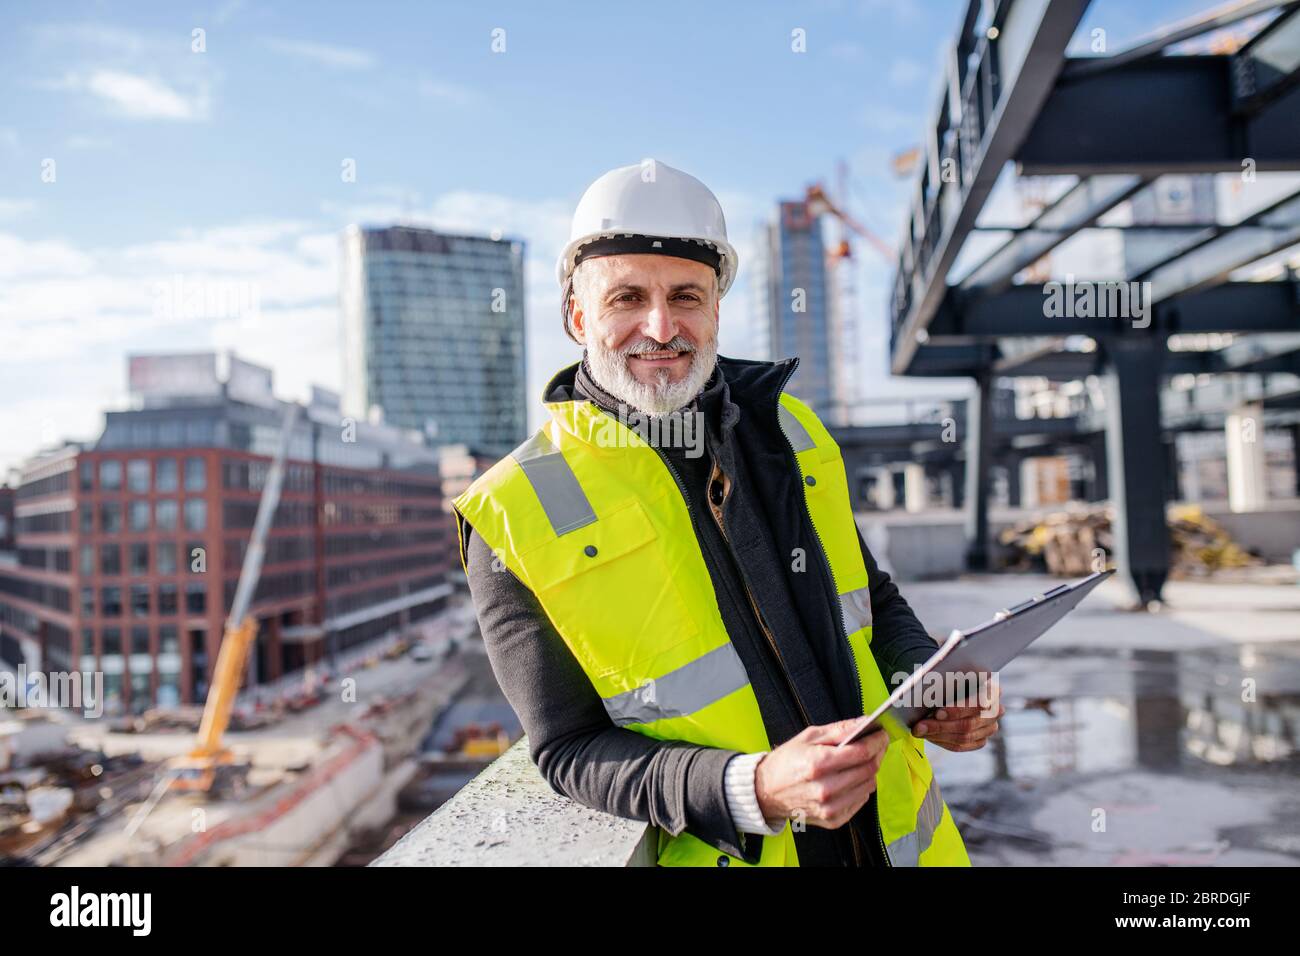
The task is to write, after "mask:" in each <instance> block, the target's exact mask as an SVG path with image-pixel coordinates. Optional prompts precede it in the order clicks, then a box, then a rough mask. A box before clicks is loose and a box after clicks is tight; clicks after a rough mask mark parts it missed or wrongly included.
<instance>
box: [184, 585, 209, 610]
mask: <svg viewBox="0 0 1300 956" xmlns="http://www.w3.org/2000/svg"><path fill="white" fill-rule="evenodd" d="M207 610H208V589H207V585H204V584H187V585H185V613H186V614H204V613H206V612H207Z"/></svg>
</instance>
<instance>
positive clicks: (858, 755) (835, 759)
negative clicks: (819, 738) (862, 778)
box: [813, 730, 889, 773]
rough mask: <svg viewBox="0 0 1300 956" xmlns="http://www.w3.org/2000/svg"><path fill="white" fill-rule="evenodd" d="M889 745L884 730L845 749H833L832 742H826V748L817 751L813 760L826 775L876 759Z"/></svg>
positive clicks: (873, 733)
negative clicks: (829, 772)
mask: <svg viewBox="0 0 1300 956" xmlns="http://www.w3.org/2000/svg"><path fill="white" fill-rule="evenodd" d="M888 745H889V738H888V736H887V735H886V734H885V732H884V731H883V730H877V731H874V732H872V733H870V734H868V735H867V736H865V737H863V738H862V739H861V740H858V741H855V742H854V743H851V744H845V745H844V746H843V747H832V746H830V741H826V746H822V747H818V748H816V749H815V751H814V758H813V759H814V760H815V761H816V764H815V766H816V767H817V768H818V769H819V771H820V772H822V773H826V772H828V771H836V770H842V769H844V768H847V767H855V766H858V765H860V764H864V763H866V762H867V761H869V760H873V759H876V758H878V757H879V756H880V755H881V754H882V753H884V752H885V748H886V747H887V746H888Z"/></svg>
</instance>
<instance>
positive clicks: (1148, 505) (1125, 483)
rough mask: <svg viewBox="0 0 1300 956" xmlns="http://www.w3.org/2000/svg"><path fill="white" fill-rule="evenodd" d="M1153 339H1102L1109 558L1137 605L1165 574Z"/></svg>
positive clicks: (1150, 596) (1153, 597) (1157, 345)
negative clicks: (1112, 521)
mask: <svg viewBox="0 0 1300 956" xmlns="http://www.w3.org/2000/svg"><path fill="white" fill-rule="evenodd" d="M1162 350H1163V349H1162V343H1161V342H1160V340H1159V339H1154V338H1148V337H1146V336H1142V337H1137V336H1134V337H1124V336H1121V337H1118V338H1112V339H1109V340H1108V341H1107V342H1106V353H1107V361H1108V365H1109V374H1107V376H1106V458H1107V461H1108V464H1109V475H1108V478H1109V480H1108V482H1107V484H1108V485H1109V486H1110V500H1111V502H1112V503H1113V504H1114V506H1115V526H1114V529H1113V532H1114V536H1115V562H1116V565H1117V567H1118V568H1119V573H1120V575H1121V576H1123V577H1125V578H1127V579H1128V582H1129V585H1130V587H1131V588H1132V590H1133V593H1134V596H1135V597H1136V598H1137V600H1138V602H1139V603H1141V604H1143V605H1145V604H1148V603H1149V602H1151V601H1157V600H1159V599H1160V591H1161V588H1162V587H1163V586H1164V583H1165V578H1166V577H1167V576H1168V574H1169V531H1168V528H1167V526H1166V524H1165V471H1166V465H1167V463H1168V459H1167V457H1166V452H1165V447H1164V443H1163V442H1162V441H1161V431H1160V367H1161V366H1160V353H1161V351H1162Z"/></svg>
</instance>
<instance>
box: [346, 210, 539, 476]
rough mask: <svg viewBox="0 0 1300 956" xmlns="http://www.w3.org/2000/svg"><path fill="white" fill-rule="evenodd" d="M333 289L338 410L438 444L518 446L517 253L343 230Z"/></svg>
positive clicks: (452, 239) (415, 235) (520, 328)
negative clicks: (379, 413) (378, 414)
mask: <svg viewBox="0 0 1300 956" xmlns="http://www.w3.org/2000/svg"><path fill="white" fill-rule="evenodd" d="M342 269H343V274H342V277H341V282H340V296H341V303H340V304H341V309H342V313H343V365H344V368H343V378H344V402H345V407H346V409H347V410H348V411H349V412H350V413H352V414H356V415H368V414H371V410H372V409H373V408H374V407H375V406H378V407H379V408H381V409H382V410H383V420H384V421H385V422H387V423H389V424H393V425H400V426H403V427H406V428H418V429H420V430H421V431H423V432H424V433H425V434H426V435H427V436H428V437H429V439H430V440H431V441H432V442H434V443H436V444H440V445H442V444H463V445H467V446H469V447H470V448H473V449H475V450H476V451H480V452H483V453H486V454H493V455H504V454H505V453H507V452H508V451H510V450H511V449H512V448H514V447H515V446H516V445H518V444H519V443H520V442H522V441H523V440H524V438H525V437H526V435H525V428H526V417H527V416H526V413H525V400H526V398H525V354H524V275H523V271H524V244H523V243H522V242H519V241H512V240H509V239H490V238H487V237H481V236H454V235H446V234H443V233H440V232H434V231H433V230H431V229H419V228H414V227H410V226H389V227H385V228H361V227H357V226H353V227H350V228H349V229H348V230H347V231H346V232H345V233H344V237H343V260H342Z"/></svg>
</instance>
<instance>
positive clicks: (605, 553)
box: [453, 393, 970, 866]
mask: <svg viewBox="0 0 1300 956" xmlns="http://www.w3.org/2000/svg"><path fill="white" fill-rule="evenodd" d="M546 407H547V410H548V411H549V413H550V420H549V421H548V422H547V423H546V424H545V425H543V426H542V427H541V428H540V429H539V430H538V431H537V432H536V433H535V434H534V435H533V436H532V437H531V438H529V439H528V440H527V441H526V442H524V443H523V444H522V445H520V446H519V447H518V448H516V449H515V450H514V451H513V452H511V454H510V455H508V456H507V457H505V458H503V459H502V460H501V461H499V462H497V463H496V464H495V465H494V466H493V467H492V468H491V469H489V470H488V471H487V472H486V473H484V474H483V475H482V476H480V477H479V478H478V479H477V480H476V481H475V482H474V483H473V484H472V485H471V486H470V487H469V488H468V489H467V490H466V491H465V492H464V493H463V494H461V495H460V496H459V497H457V498H456V499H455V501H454V502H453V507H454V509H455V512H456V515H457V533H458V535H459V536H460V545H461V560H462V562H463V561H464V559H465V537H466V531H465V527H464V525H465V523H466V522H468V523H469V524H470V525H471V526H472V527H473V528H474V530H475V531H477V532H478V534H479V535H480V536H481V537H482V538H483V540H484V542H485V543H486V544H487V545H488V546H489V547H490V548H491V549H492V551H493V553H494V554H495V555H496V556H497V558H498V559H499V560H501V561H502V562H503V563H504V565H505V566H506V567H507V568H509V569H510V570H511V571H512V572H513V573H514V574H515V575H516V576H517V577H518V578H519V580H520V581H522V582H523V583H524V584H525V585H526V586H527V587H528V588H529V589H530V590H531V591H532V592H533V593H534V594H535V595H536V596H537V599H538V601H539V602H540V603H541V606H542V608H543V609H544V610H545V611H546V614H547V616H548V617H549V618H550V620H551V623H552V624H553V625H554V627H555V629H556V631H557V632H558V633H559V634H560V636H561V637H562V638H563V639H564V642H565V644H566V645H567V646H568V648H569V650H570V651H572V652H573V655H574V657H576V658H577V660H578V661H579V663H580V664H581V665H582V669H583V671H585V672H586V674H587V677H588V679H589V680H590V681H591V683H592V685H593V686H594V687H595V689H596V691H597V692H598V693H599V694H600V697H601V699H602V700H603V701H604V704H605V709H606V711H607V712H608V713H609V715H610V718H611V719H612V720H613V722H614V723H615V724H616V725H618V726H620V727H626V728H627V729H629V730H633V731H636V732H637V733H641V734H645V735H647V736H649V737H654V738H657V739H660V740H685V741H689V742H691V743H693V744H698V745H701V746H705V747H720V748H726V749H733V750H739V751H741V752H744V753H753V752H755V751H763V750H770V749H771V745H770V743H769V741H768V738H767V731H766V729H765V728H764V726H763V720H762V716H761V714H760V712H759V707H758V701H757V698H756V697H755V696H754V690H753V687H752V686H751V685H750V682H749V676H748V675H747V674H746V672H745V668H744V666H743V664H742V663H741V660H740V657H739V655H738V654H737V652H736V650H735V648H734V647H733V646H732V643H731V639H730V637H729V636H728V634H727V631H726V628H725V626H724V625H723V622H722V617H721V615H720V613H719V611H718V603H717V599H716V597H715V595H714V591H713V584H712V581H711V579H710V577H709V571H708V568H707V567H706V566H705V563H704V556H703V555H702V554H701V552H700V546H699V541H698V540H697V539H696V536H695V530H694V527H693V525H692V523H691V516H690V513H689V511H688V509H687V503H686V500H685V499H684V498H683V495H682V492H681V490H680V489H679V487H678V484H677V479H676V478H675V477H674V475H673V474H672V473H671V472H670V470H669V467H668V466H667V465H666V463H665V461H664V459H663V458H662V457H661V456H660V453H659V452H658V451H657V450H656V449H654V448H653V447H651V446H650V445H649V444H647V443H646V442H645V441H644V440H643V439H642V437H641V436H640V435H639V434H638V433H637V432H636V431H635V430H633V429H631V428H629V427H627V426H626V425H625V424H624V423H622V422H620V421H619V420H618V419H617V418H615V417H613V416H612V415H609V414H606V413H605V412H603V411H602V410H601V409H600V408H599V407H598V406H596V405H595V404H594V403H592V402H589V401H564V402H548V403H547V405H546ZM778 411H779V425H780V427H781V429H782V431H783V432H784V433H785V436H786V438H787V439H789V441H790V446H791V449H792V451H793V455H792V458H793V460H794V462H795V463H797V467H798V469H799V473H800V478H801V479H802V487H803V488H804V498H805V503H806V505H807V508H808V513H809V515H810V516H811V518H812V522H813V526H814V528H815V530H816V532H817V536H818V537H819V538H820V540H821V544H822V547H823V549H824V551H825V555H826V560H827V562H828V563H829V565H830V569H831V573H832V575H833V577H834V580H835V589H836V593H837V594H838V595H839V604H840V608H839V614H838V617H839V618H840V619H842V620H843V622H844V631H845V634H844V639H845V640H847V641H848V643H849V646H850V647H851V648H852V651H853V659H854V661H855V663H856V665H857V672H858V679H859V682H860V686H861V691H862V701H863V708H864V711H863V712H864V713H866V712H868V711H870V710H872V709H874V708H875V707H876V706H877V705H878V704H879V703H880V702H882V701H883V700H884V699H885V698H886V697H888V696H889V692H888V690H887V689H886V686H885V682H884V679H883V678H882V676H881V674H880V671H879V668H878V667H877V666H876V663H875V660H874V658H873V657H872V656H871V647H870V645H871V601H870V597H869V594H868V586H869V582H868V580H867V570H866V565H865V563H864V561H863V557H862V552H861V550H860V548H859V546H858V540H857V533H856V528H855V525H854V520H853V512H852V509H851V507H850V505H849V493H848V482H847V480H846V478H845V472H844V462H843V459H842V457H841V455H840V450H839V447H838V446H837V445H836V444H835V442H834V440H833V439H832V438H831V436H830V433H829V432H828V431H827V430H826V428H825V426H824V425H823V424H822V423H821V421H820V420H819V419H818V418H817V416H816V415H814V414H813V412H812V410H811V409H810V408H808V406H807V405H805V404H804V403H802V402H800V401H799V400H798V399H795V398H793V397H792V396H790V395H787V394H784V393H783V394H782V395H781V397H780V403H779V409H778ZM791 506H792V507H800V503H798V502H794V503H792V505H791ZM886 730H887V731H888V734H889V737H890V742H889V746H888V747H887V749H886V751H885V755H884V758H883V760H882V762H881V765H880V770H879V772H878V773H877V776H876V794H877V797H876V800H877V805H878V808H879V816H880V830H881V837H882V838H883V842H884V849H885V851H886V852H887V855H888V858H889V860H890V862H891V863H892V864H893V865H895V866H916V865H921V866H969V865H970V860H969V858H968V857H967V855H966V848H965V846H964V845H963V843H962V839H961V835H960V834H959V833H958V831H957V827H956V825H955V824H954V823H953V819H952V815H951V814H950V813H949V811H948V808H947V806H946V805H945V804H944V802H943V799H942V797H941V796H940V794H939V785H938V783H937V781H935V779H934V771H933V769H932V768H931V766H930V762H929V760H927V759H926V756H925V744H924V741H922V740H920V739H918V738H916V737H913V736H912V735H911V734H910V733H908V731H907V729H906V728H905V727H904V726H903V725H902V724H901V723H899V722H898V721H894V720H892V719H891V720H889V721H887V722H886ZM792 822H797V821H787V823H786V826H785V829H784V830H783V831H782V832H781V834H780V835H778V836H775V837H772V836H769V837H765V838H764V839H763V849H762V854H761V856H760V859H759V863H758V865H759V866H797V865H798V856H797V854H796V852H795V841H794V831H793V829H792ZM658 862H659V863H660V865H665V866H714V865H730V866H744V865H748V864H746V863H745V862H744V861H743V860H741V859H739V858H737V857H732V856H728V855H727V854H723V853H721V852H720V851H719V850H718V849H716V848H715V847H712V846H710V845H709V844H707V843H705V842H704V841H702V840H700V839H698V838H697V837H695V836H693V835H691V834H690V833H689V832H686V831H683V832H681V833H679V834H677V835H676V836H673V835H671V834H669V833H667V832H665V831H663V830H661V831H660V833H659V858H658Z"/></svg>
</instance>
